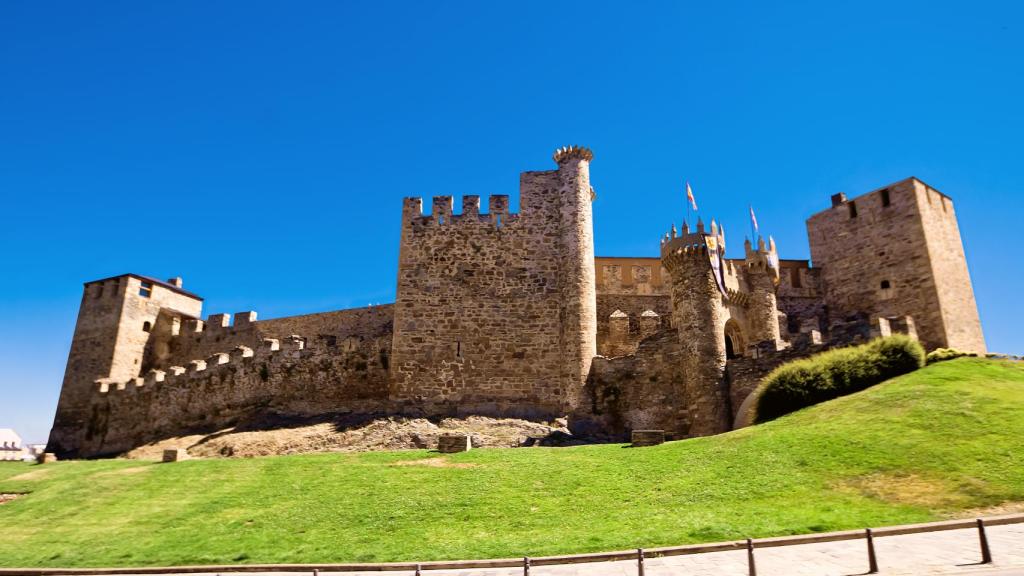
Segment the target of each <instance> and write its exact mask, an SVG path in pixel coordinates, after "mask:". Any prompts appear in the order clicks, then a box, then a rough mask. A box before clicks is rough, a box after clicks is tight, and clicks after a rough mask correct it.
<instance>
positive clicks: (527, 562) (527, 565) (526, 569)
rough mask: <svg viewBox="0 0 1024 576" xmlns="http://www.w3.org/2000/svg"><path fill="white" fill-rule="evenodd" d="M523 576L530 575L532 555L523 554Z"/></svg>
mask: <svg viewBox="0 0 1024 576" xmlns="http://www.w3.org/2000/svg"><path fill="white" fill-rule="evenodd" d="M523 576H530V557H529V556H523Z"/></svg>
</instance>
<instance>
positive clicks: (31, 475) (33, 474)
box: [8, 468, 53, 480]
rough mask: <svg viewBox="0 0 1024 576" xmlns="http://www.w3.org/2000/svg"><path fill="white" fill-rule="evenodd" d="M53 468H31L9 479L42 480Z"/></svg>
mask: <svg viewBox="0 0 1024 576" xmlns="http://www.w3.org/2000/svg"><path fill="white" fill-rule="evenodd" d="M50 470H53V468H39V469H37V470H29V471H28V472H25V473H24V474H18V475H17V476H11V477H10V478H8V480H41V479H43V478H44V477H46V475H47V474H49V473H50Z"/></svg>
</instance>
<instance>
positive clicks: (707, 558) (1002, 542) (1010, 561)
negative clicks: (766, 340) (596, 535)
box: [290, 524, 1024, 576]
mask: <svg viewBox="0 0 1024 576" xmlns="http://www.w3.org/2000/svg"><path fill="white" fill-rule="evenodd" d="M986 532H987V534H988V541H989V547H990V549H991V551H992V558H993V560H994V563H993V564H989V565H979V564H977V562H979V561H980V560H981V552H980V547H979V544H978V531H977V530H976V529H966V530H947V531H942V532H926V533H921V534H907V535H903V536H885V537H880V538H875V553H876V555H877V558H878V565H879V569H880V572H879V573H880V574H884V575H904V574H915V575H916V574H949V575H953V574H968V575H970V574H977V575H978V576H996V575H1003V574H1006V575H1011V574H1013V575H1016V574H1024V524H1010V525H1006V526H989V527H987V529H986ZM754 555H755V561H756V564H757V574H758V576H854V575H861V574H865V573H867V571H868V557H867V543H866V541H865V540H850V541H843V542H825V543H820V544H801V545H795V546H780V547H776V548H759V549H756V550H755V551H754ZM644 566H645V576H730V575H736V576H746V575H747V553H746V551H745V550H741V551H735V552H733V551H730V552H710V553H706V554H696V555H692V556H669V557H665V558H648V559H647V560H646V561H645V562H644ZM522 573H523V570H522V569H521V568H515V569H513V568H498V569H479V570H430V571H424V572H423V574H424V576H456V575H457V576H520V575H522ZM321 574H322V575H324V576H326V574H327V573H321ZM339 574H342V573H339ZM344 574H347V575H349V576H354V575H356V574H358V575H359V576H370V575H376V576H384V575H387V574H395V575H398V574H405V573H404V572H348V573H344ZM410 574H411V572H410ZM636 575H637V565H636V561H624V562H601V563H590V564H568V565H562V566H533V567H531V568H530V576H636ZM290 576H295V574H294V573H292V574H291V575H290Z"/></svg>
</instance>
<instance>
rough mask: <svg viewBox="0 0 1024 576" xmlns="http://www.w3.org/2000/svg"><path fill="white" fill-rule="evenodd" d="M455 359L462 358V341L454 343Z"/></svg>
mask: <svg viewBox="0 0 1024 576" xmlns="http://www.w3.org/2000/svg"><path fill="white" fill-rule="evenodd" d="M455 357H456V358H462V340H456V341H455Z"/></svg>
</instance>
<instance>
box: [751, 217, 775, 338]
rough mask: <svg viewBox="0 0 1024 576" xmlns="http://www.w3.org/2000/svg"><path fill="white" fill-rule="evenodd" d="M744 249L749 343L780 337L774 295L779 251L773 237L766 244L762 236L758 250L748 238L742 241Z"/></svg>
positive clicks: (759, 239)
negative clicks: (747, 291) (747, 290)
mask: <svg viewBox="0 0 1024 576" xmlns="http://www.w3.org/2000/svg"><path fill="white" fill-rule="evenodd" d="M743 247H744V252H745V255H746V257H745V259H744V264H745V268H744V271H745V277H746V282H747V287H748V289H749V291H750V299H749V303H748V305H747V324H748V338H749V340H750V343H751V344H758V343H760V342H765V341H771V342H775V343H778V342H780V341H781V340H782V336H781V334H780V331H779V317H778V315H779V311H778V302H777V299H776V297H775V292H776V288H777V287H778V285H779V254H778V252H776V250H775V240H774V239H769V242H768V245H767V246H766V245H765V241H764V238H763V237H758V239H757V250H754V248H753V246H752V245H751V243H750V240H747V241H746V242H744V243H743Z"/></svg>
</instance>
